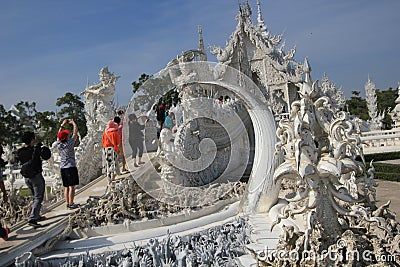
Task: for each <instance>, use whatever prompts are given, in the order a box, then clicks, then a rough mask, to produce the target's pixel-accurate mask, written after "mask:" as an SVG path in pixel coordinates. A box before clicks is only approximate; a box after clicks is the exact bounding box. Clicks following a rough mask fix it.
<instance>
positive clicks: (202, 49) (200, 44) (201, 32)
mask: <svg viewBox="0 0 400 267" xmlns="http://www.w3.org/2000/svg"><path fill="white" fill-rule="evenodd" d="M198 32H199V51H201V52H202V53H203V56H201V58H200V60H201V61H207V52H206V49H205V48H204V41H203V29H202V28H201V25H199V27H198Z"/></svg>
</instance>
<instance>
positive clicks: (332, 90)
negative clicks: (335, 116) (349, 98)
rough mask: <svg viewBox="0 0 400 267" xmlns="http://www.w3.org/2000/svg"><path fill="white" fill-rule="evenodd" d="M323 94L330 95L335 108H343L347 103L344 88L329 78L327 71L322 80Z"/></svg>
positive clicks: (332, 105)
mask: <svg viewBox="0 0 400 267" xmlns="http://www.w3.org/2000/svg"><path fill="white" fill-rule="evenodd" d="M320 93H321V95H324V96H327V97H329V99H330V100H331V107H332V109H333V110H338V111H339V110H343V109H344V107H345V105H346V98H345V96H344V92H343V90H342V88H337V87H336V85H335V84H334V83H333V82H331V81H330V80H329V79H328V76H327V75H326V73H324V76H323V77H322V80H321V91H320Z"/></svg>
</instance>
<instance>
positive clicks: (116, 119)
mask: <svg viewBox="0 0 400 267" xmlns="http://www.w3.org/2000/svg"><path fill="white" fill-rule="evenodd" d="M118 112H119V111H118ZM122 112H123V111H122ZM114 122H115V123H117V124H118V134H119V137H120V143H119V148H118V150H119V153H118V156H119V158H121V160H122V170H121V172H127V169H126V160H125V154H124V146H123V143H122V133H123V118H121V117H120V116H116V117H114ZM118 170H119V169H118Z"/></svg>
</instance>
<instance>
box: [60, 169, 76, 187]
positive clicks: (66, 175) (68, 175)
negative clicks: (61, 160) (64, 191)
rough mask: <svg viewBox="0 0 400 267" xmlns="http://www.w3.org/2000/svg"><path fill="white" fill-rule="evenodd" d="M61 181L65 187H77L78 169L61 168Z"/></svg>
mask: <svg viewBox="0 0 400 267" xmlns="http://www.w3.org/2000/svg"><path fill="white" fill-rule="evenodd" d="M61 179H62V182H63V186H64V187H68V186H75V185H78V184H79V175H78V168H77V167H70V168H61Z"/></svg>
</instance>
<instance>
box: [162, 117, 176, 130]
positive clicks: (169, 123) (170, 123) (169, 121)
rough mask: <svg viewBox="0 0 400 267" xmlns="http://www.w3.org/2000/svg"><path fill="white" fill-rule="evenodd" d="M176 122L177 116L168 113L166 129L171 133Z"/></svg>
mask: <svg viewBox="0 0 400 267" xmlns="http://www.w3.org/2000/svg"><path fill="white" fill-rule="evenodd" d="M174 121H175V114H174V113H173V112H168V115H167V116H166V117H165V121H164V128H168V129H169V130H170V131H172V127H174V125H175V124H174Z"/></svg>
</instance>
